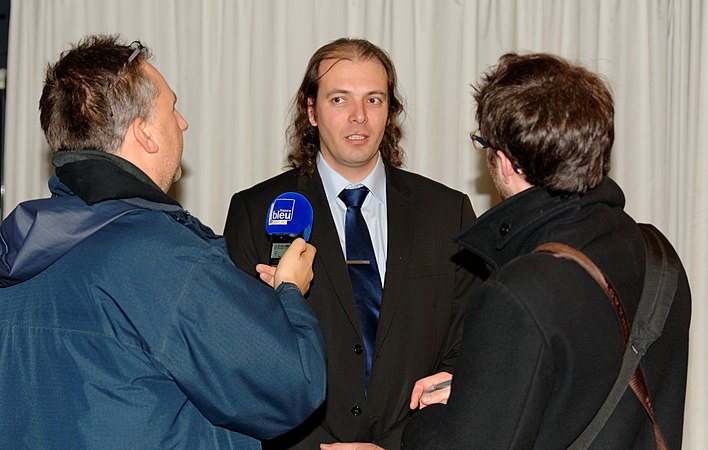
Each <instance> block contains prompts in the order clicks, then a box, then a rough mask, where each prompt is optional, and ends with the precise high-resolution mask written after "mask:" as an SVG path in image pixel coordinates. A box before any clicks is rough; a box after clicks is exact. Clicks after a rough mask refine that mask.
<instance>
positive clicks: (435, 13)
mask: <svg viewBox="0 0 708 450" xmlns="http://www.w3.org/2000/svg"><path fill="white" fill-rule="evenodd" d="M94 33H107V34H115V33H119V34H121V36H123V37H124V39H125V40H126V41H128V42H129V41H132V40H134V39H140V40H142V41H143V42H144V43H145V44H146V45H148V46H149V47H151V48H152V50H153V51H154V54H155V57H154V59H153V61H152V62H153V63H154V64H155V66H156V67H157V68H158V69H159V70H160V71H161V72H162V74H163V75H164V76H165V78H166V79H167V81H168V82H169V83H170V84H171V86H172V88H173V90H174V91H175V92H176V93H177V96H178V103H177V107H178V108H179V109H180V111H181V112H182V113H183V115H184V117H185V118H186V119H187V121H188V122H189V124H190V128H189V130H188V131H187V132H186V134H185V151H184V159H183V161H184V164H183V168H184V171H183V172H184V176H183V179H182V180H181V181H180V182H179V183H177V185H176V186H175V187H174V192H173V194H174V195H175V196H176V197H177V198H178V199H179V200H180V202H181V203H182V204H183V205H184V206H185V207H186V208H187V209H189V210H190V211H191V212H192V213H193V214H195V215H196V216H198V217H200V218H201V219H202V220H203V221H204V222H205V223H206V224H208V225H210V226H211V227H213V228H214V229H215V230H216V231H217V232H221V231H222V229H223V224H224V220H225V216H226V211H227V208H228V204H229V199H230V196H231V194H233V193H234V192H235V191H238V190H241V189H244V188H247V187H249V186H251V185H253V184H255V183H257V182H259V181H262V180H264V179H266V178H269V177H271V176H273V175H275V174H277V173H279V172H280V171H281V170H282V168H283V167H284V165H285V145H286V143H285V135H284V131H285V127H286V126H287V123H288V119H289V113H290V105H291V102H292V97H293V95H294V94H295V92H296V90H297V88H298V86H299V83H300V80H301V77H302V75H303V72H304V69H305V66H306V64H307V60H308V59H309V57H310V55H311V54H312V53H313V52H314V50H315V49H317V48H318V47H319V46H321V45H323V44H324V43H326V42H329V41H331V40H333V39H336V38H338V37H340V36H344V35H348V36H359V37H365V38H368V39H370V40H371V41H372V42H374V43H376V44H378V45H380V46H382V47H383V48H385V49H386V50H388V51H389V53H390V54H391V56H392V58H393V60H394V62H395V64H396V68H397V71H398V75H399V82H400V88H401V92H402V94H403V95H404V97H405V99H406V107H407V114H406V116H405V121H404V132H405V137H404V140H403V146H404V149H405V150H406V159H405V161H406V167H407V168H408V169H409V170H412V171H415V172H419V173H421V174H423V175H426V176H428V177H430V178H433V179H436V180H438V181H441V182H443V183H445V184H447V185H449V186H452V187H454V188H456V189H459V190H462V191H464V192H466V193H468V194H469V196H470V198H471V199H472V203H473V205H474V207H475V210H476V211H477V213H478V214H481V213H482V212H484V211H485V210H487V209H488V208H489V207H490V206H491V205H493V204H494V203H495V202H497V201H498V198H497V196H496V194H495V193H494V189H493V187H492V185H491V182H490V181H489V179H488V176H487V174H486V168H485V164H484V160H483V155H481V154H479V152H477V153H475V152H474V148H473V146H472V144H471V142H470V141H469V138H468V133H469V132H470V131H471V130H473V129H475V128H476V124H475V121H474V104H473V100H472V87H471V86H470V85H471V84H472V83H476V82H477V80H478V79H479V77H480V75H482V74H483V73H484V72H485V70H486V69H487V68H488V67H489V66H490V65H493V64H494V63H495V62H496V61H497V59H498V58H499V56H500V55H501V54H503V53H505V52H509V51H518V52H527V51H546V52H552V53H556V54H559V55H561V56H563V57H566V58H569V59H571V60H573V61H576V62H579V63H582V64H583V65H585V66H586V67H587V68H589V69H590V70H593V71H597V72H599V73H601V74H603V76H604V77H605V78H606V79H607V80H608V81H609V83H610V85H611V87H612V89H613V91H614V95H615V104H616V140H615V148H614V151H613V159H612V171H611V176H612V177H613V178H615V179H616V180H617V181H618V182H619V184H620V185H621V186H622V187H623V189H624V191H625V194H626V196H627V210H628V212H629V213H630V214H632V215H633V216H634V217H635V219H636V220H637V221H640V222H652V223H654V224H656V225H657V226H658V227H659V228H660V229H661V230H662V231H664V232H665V233H666V235H667V236H668V238H669V239H670V240H671V241H672V242H673V243H674V245H675V246H676V247H677V250H678V251H679V254H680V255H681V257H682V260H683V261H684V263H685V265H686V269H687V271H688V275H689V280H690V282H691V286H692V291H693V297H694V303H693V324H692V329H691V339H692V344H691V351H690V366H689V392H688V395H687V406H686V427H685V436H684V448H686V449H699V448H703V447H704V446H705V442H708V428H706V427H704V426H703V424H704V423H705V421H706V420H708V384H706V382H705V380H706V379H708V354H707V353H706V351H705V349H703V348H702V344H703V343H706V342H708V331H706V330H708V307H707V306H706V305H705V302H703V299H704V298H705V297H706V295H707V294H708V282H706V281H705V276H704V274H705V273H706V272H707V271H708V256H707V254H708V237H706V233H705V232H704V230H706V229H707V228H708V202H707V201H706V200H705V198H704V197H703V195H708V177H706V176H705V174H706V173H708V156H706V154H705V152H704V151H703V150H704V148H703V147H705V145H706V144H707V143H708V87H707V86H708V7H705V6H704V5H703V4H702V1H701V0H654V1H642V2H628V1H624V0H445V1H435V0H348V1H331V0H208V1H207V0H203V1H194V0H171V1H166V0H160V1H151V2H146V1H144V0H102V1H100V2H97V1H95V0H22V1H17V2H13V4H12V9H11V17H10V40H9V43H10V48H9V54H8V78H7V106H6V107H7V110H6V134H5V136H6V142H5V149H6V151H5V161H4V163H3V167H4V178H5V195H4V199H3V213H4V214H7V213H8V212H9V211H11V210H12V208H14V206H15V205H16V204H17V203H18V202H20V201H24V200H26V199H30V198H36V197H42V196H46V195H48V190H47V188H46V181H47V178H48V175H49V174H50V173H51V170H52V168H51V167H50V164H49V160H50V155H49V150H48V148H47V145H46V143H45V142H44V138H43V135H42V133H41V130H40V127H39V113H38V100H39V97H40V94H41V88H42V79H43V73H44V70H45V69H46V66H47V64H48V63H50V62H54V61H56V59H57V58H58V56H59V54H60V53H61V51H63V50H65V49H66V48H67V47H68V45H69V44H70V43H72V42H76V41H77V40H78V39H80V38H81V37H82V36H84V35H87V34H94Z"/></svg>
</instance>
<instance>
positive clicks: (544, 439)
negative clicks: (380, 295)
mask: <svg viewBox="0 0 708 450" xmlns="http://www.w3.org/2000/svg"><path fill="white" fill-rule="evenodd" d="M475 99H476V101H477V104H478V106H477V120H478V123H479V131H478V132H475V133H474V134H473V135H472V138H473V140H474V141H475V145H476V146H478V148H480V149H482V151H485V152H486V157H487V161H488V168H489V172H490V174H491V177H492V179H493V181H494V184H495V185H496V187H497V190H498V191H499V193H500V194H501V197H502V199H503V201H502V203H501V204H499V205H497V206H495V207H494V208H492V209H490V210H489V211H488V212H486V213H485V214H484V215H482V216H481V217H480V218H479V219H478V220H477V221H476V222H475V223H474V224H473V225H472V226H470V227H469V228H468V229H467V230H465V231H463V232H462V233H461V234H460V235H459V236H458V240H459V242H460V243H461V244H462V245H463V246H465V247H466V248H468V249H470V250H471V251H472V252H473V253H475V254H477V255H479V256H480V257H482V258H483V259H484V260H485V261H486V262H487V264H488V265H489V266H490V267H491V268H492V270H493V272H492V274H491V276H490V277H489V279H488V280H486V281H485V282H484V284H482V287H481V288H480V289H479V290H477V291H476V292H475V294H474V295H473V296H472V298H471V301H470V306H469V310H468V312H467V315H466V320H465V325H464V329H465V333H464V340H463V348H462V350H461V354H460V357H459V358H458V364H457V369H456V371H455V375H454V379H453V381H452V388H451V389H441V390H437V391H435V392H433V393H430V394H424V395H423V396H422V397H421V393H422V392H423V391H424V390H425V389H428V388H430V386H431V385H433V384H434V383H436V382H437V381H438V380H437V379H436V378H435V377H431V378H428V379H423V380H421V381H420V382H419V383H417V384H416V387H415V389H414V391H413V395H412V398H411V407H418V406H420V407H421V408H423V407H424V408H425V409H423V410H421V411H419V412H418V413H417V414H416V415H415V416H414V417H413V418H412V419H411V421H410V422H409V424H408V426H407V428H406V430H405V434H404V438H403V444H404V448H406V449H491V448H514V449H565V448H567V447H568V446H569V445H570V444H571V443H572V442H573V441H574V440H575V439H576V438H577V437H578V436H579V435H580V433H581V432H582V431H583V430H584V429H585V427H586V426H587V425H588V423H589V422H590V421H591V420H592V418H593V417H594V415H595V413H596V412H597V411H598V410H599V408H600V406H601V404H602V403H603V401H604V400H605V398H606V397H607V395H608V393H609V391H610V389H611V388H612V385H613V383H614V381H615V379H616V378H617V375H618V373H619V371H620V366H621V364H622V355H623V352H624V343H623V338H622V333H621V332H620V327H619V326H618V318H617V315H616V313H615V311H614V309H613V307H612V304H611V302H610V300H609V298H608V297H607V296H606V295H605V294H604V292H603V291H602V290H601V289H600V287H599V285H598V284H597V283H596V282H595V281H593V279H592V278H590V277H589V276H588V274H587V273H586V272H585V271H584V270H583V269H582V268H581V267H580V266H579V265H577V264H576V263H574V262H571V261H567V260H562V259H558V258H554V257H553V256H551V255H548V254H540V253H532V252H533V250H534V249H535V248H536V247H537V246H538V245H539V244H541V243H544V242H548V241H559V242H562V243H565V244H568V245H570V246H572V247H575V248H576V249H579V250H581V251H582V252H584V253H585V254H586V255H587V256H588V257H589V258H590V259H591V260H592V261H594V262H595V264H597V266H599V268H600V269H601V270H602V271H603V272H604V273H605V275H606V276H607V278H608V279H609V280H610V282H611V283H612V284H613V285H614V287H615V288H616V290H617V292H618V293H619V297H620V298H621V300H622V302H623V303H624V307H625V308H626V311H627V315H628V319H629V323H631V321H632V318H633V317H634V313H635V311H636V309H637V304H638V301H639V298H640V295H641V292H642V286H643V284H644V278H645V273H644V272H645V255H646V250H645V244H644V240H643V237H642V232H641V230H640V227H639V226H638V225H637V224H636V223H635V222H634V220H632V218H631V217H629V216H628V215H627V214H626V213H625V212H624V209H623V208H624V203H625V199H624V194H623V193H622V190H621V189H620V188H619V186H618V185H617V184H615V183H614V181H612V180H611V179H610V178H608V177H607V173H608V171H609V168H610V166H609V161H610V152H611V149H612V144H613V140H614V124H613V121H614V107H613V100H612V96H611V93H610V91H609V89H608V88H607V86H606V85H605V84H604V82H603V81H602V80H601V79H600V78H599V77H598V76H596V75H595V74H592V73H590V72H588V71H587V70H585V69H583V68H581V67H578V66H574V65H572V64H570V63H568V62H567V61H565V60H563V59H560V58H557V57H554V56H551V55H547V54H533V55H525V56H519V55H516V54H508V55H504V56H503V57H502V58H501V59H500V61H499V64H498V65H497V66H496V67H494V68H493V69H491V71H490V72H489V73H487V74H486V75H485V77H484V78H483V80H482V82H481V83H480V85H479V86H478V87H477V88H476V93H475ZM690 315H691V296H690V290H689V286H688V281H687V279H686V274H685V272H684V270H683V268H680V270H679V279H678V288H677V290H676V292H675V294H674V299H673V306H672V308H671V310H670V313H669V315H668V319H667V321H666V325H665V328H664V330H663V334H662V335H661V337H660V338H659V339H658V340H657V341H656V342H655V343H654V344H653V345H652V346H651V347H650V348H649V351H648V352H647V353H646V354H645V356H644V358H643V359H642V365H643V367H644V372H645V374H646V380H647V383H648V388H649V393H650V395H651V400H652V402H653V407H654V411H655V413H656V420H657V423H658V425H659V428H660V430H661V431H662V432H663V435H664V437H665V438H666V442H667V443H668V445H669V447H670V448H672V449H680V447H681V437H682V428H683V412H684V398H685V390H686V369H687V360H688V334H689V333H688V332H689V323H690ZM436 402H441V403H445V402H446V403H447V404H446V405H442V404H433V403H436ZM428 405H430V406H428ZM592 448H598V449H623V450H625V449H651V448H655V438H654V432H653V427H652V423H651V421H650V418H649V415H648V414H647V413H646V412H645V410H644V409H643V407H642V404H641V403H640V402H639V401H638V399H637V397H636V396H635V395H634V392H633V391H632V390H631V389H627V390H626V391H625V393H624V395H623V397H622V399H621V401H620V403H619V405H618V407H617V409H616V410H615V411H614V414H613V415H612V416H611V417H610V419H609V421H608V422H607V424H606V426H605V427H604V428H603V429H602V431H601V432H600V434H599V435H598V437H597V438H596V440H595V441H594V443H593V444H592Z"/></svg>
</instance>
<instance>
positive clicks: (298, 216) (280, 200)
mask: <svg viewBox="0 0 708 450" xmlns="http://www.w3.org/2000/svg"><path fill="white" fill-rule="evenodd" d="M311 232H312V206H311V205H310V202H308V201H307V199H306V198H305V197H303V196H302V195H300V194H298V193H296V192H286V193H284V194H280V195H279V196H278V197H276V198H275V200H273V202H272V203H271V204H270V207H269V208H268V216H267V217H266V233H268V235H269V236H270V258H269V264H270V265H266V264H258V265H256V271H257V272H258V274H259V275H260V278H261V280H263V281H264V282H265V283H267V284H269V285H270V286H272V287H273V288H277V287H278V286H279V285H280V283H282V282H283V281H287V282H291V283H294V284H295V285H297V287H298V288H299V289H300V292H301V293H302V294H303V295H304V294H305V293H306V292H307V290H308V289H309V288H310V282H311V281H312V278H313V272H312V262H313V260H314V258H315V247H313V246H312V245H310V244H308V243H307V242H305V241H306V240H308V239H310V233H311ZM275 264H277V266H276V267H273V265H275Z"/></svg>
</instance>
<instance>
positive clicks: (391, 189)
mask: <svg viewBox="0 0 708 450" xmlns="http://www.w3.org/2000/svg"><path fill="white" fill-rule="evenodd" d="M401 174H402V172H401V171H400V170H398V169H396V168H392V167H390V166H388V165H386V209H387V221H388V243H387V259H386V279H385V281H384V291H383V299H382V301H381V313H380V315H379V324H378V328H377V332H376V351H377V352H378V350H379V349H380V348H381V345H382V343H383V341H384V340H385V339H386V336H387V335H388V332H389V330H390V329H391V323H392V322H393V319H394V317H395V316H396V311H397V310H398V308H399V304H400V301H401V288H402V287H403V284H404V283H405V280H406V278H407V274H408V273H409V267H410V254H411V246H412V245H413V228H414V226H413V220H414V205H413V196H412V193H411V192H410V190H409V189H408V186H407V185H406V183H405V181H404V180H403V178H402V177H401Z"/></svg>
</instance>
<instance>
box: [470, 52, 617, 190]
mask: <svg viewBox="0 0 708 450" xmlns="http://www.w3.org/2000/svg"><path fill="white" fill-rule="evenodd" d="M474 98H475V100H476V102H477V114H476V118H477V123H478V124H479V129H480V134H481V135H482V137H483V138H484V139H485V140H486V141H487V142H488V143H489V144H490V145H491V147H492V148H494V149H497V150H501V151H502V152H503V153H504V154H505V155H506V156H507V157H508V158H509V160H510V161H511V162H512V163H513V164H514V165H515V166H516V167H519V168H520V169H522V170H523V173H524V176H525V177H526V181H528V182H529V183H531V184H533V185H536V186H540V187H543V188H546V189H548V190H551V191H562V192H577V193H583V192H585V191H587V190H588V189H592V188H594V187H596V186H597V185H598V184H599V183H600V181H601V180H602V178H603V177H604V176H605V175H607V173H608V172H609V170H610V154H611V152H612V145H613V143H614V138H615V131H614V104H613V100H612V93H611V92H610V89H609V87H608V86H607V84H606V83H605V82H604V81H603V80H602V79H601V78H600V77H599V76H598V75H596V74H594V73H592V72H590V71H588V70H587V69H585V68H583V67H580V66H576V65H573V64H571V63H570V62H568V61H566V60H565V59H563V58H560V57H558V56H555V55H550V54H547V53H535V54H528V55H518V54H516V53H508V54H506V55H503V56H502V57H501V58H500V59H499V63H498V64H497V65H496V66H495V67H493V68H492V69H491V70H490V71H489V72H487V73H486V74H485V75H484V76H483V77H482V81H481V82H480V84H479V85H478V86H477V87H476V88H475V94H474Z"/></svg>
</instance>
